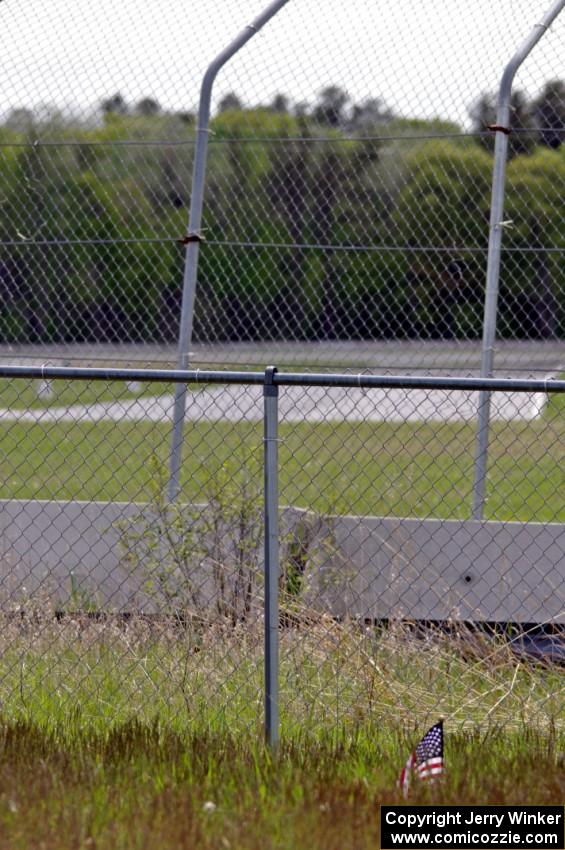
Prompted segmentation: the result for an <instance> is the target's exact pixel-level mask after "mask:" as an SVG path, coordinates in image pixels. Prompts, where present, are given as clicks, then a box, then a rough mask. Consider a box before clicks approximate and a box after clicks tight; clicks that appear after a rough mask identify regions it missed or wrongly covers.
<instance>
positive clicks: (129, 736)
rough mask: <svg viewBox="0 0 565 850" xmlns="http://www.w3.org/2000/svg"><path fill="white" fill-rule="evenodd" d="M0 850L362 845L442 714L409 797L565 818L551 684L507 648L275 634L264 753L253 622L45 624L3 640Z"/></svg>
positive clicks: (559, 733) (463, 641) (318, 624)
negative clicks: (275, 687) (435, 756)
mask: <svg viewBox="0 0 565 850" xmlns="http://www.w3.org/2000/svg"><path fill="white" fill-rule="evenodd" d="M0 644H1V646H0V649H1V655H0V657H1V662H0V700H1V706H2V712H1V720H0V848H1V850H8V848H10V850H20V849H21V850H24V848H25V849H26V850H27V848H36V847H37V848H43V850H71V848H72V850H83V848H84V850H87V848H91V847H95V848H97V850H120V848H124V850H126V848H154V847H159V848H163V850H169V848H170V850H173V848H187V850H188V848H195V847H198V848H204V850H206V848H210V850H211V848H214V850H216V848H221V847H225V848H233V850H255V848H257V850H258V848H277V849H278V848H281V850H287V848H288V850H302V848H308V850H311V849H313V850H317V848H320V850H322V848H328V847H329V848H336V850H338V848H339V850H341V848H350V847H351V848H359V850H364V848H367V850H369V848H376V847H378V846H379V844H378V804H379V803H393V802H400V801H401V799H402V798H401V796H400V793H399V790H398V788H397V787H396V780H397V777H398V774H399V771H400V768H401V767H402V766H403V765H404V762H405V761H406V758H407V756H408V754H409V752H410V751H411V749H412V748H413V746H414V744H415V743H416V741H417V740H418V738H419V737H421V735H422V733H423V732H424V731H425V730H426V728H428V726H429V725H431V724H432V723H433V722H435V720H437V717H438V716H439V715H440V714H444V715H445V718H446V719H445V728H446V753H445V757H446V763H447V774H446V777H445V780H444V781H443V782H442V783H441V784H438V785H436V786H428V787H418V786H416V787H415V789H414V791H413V793H412V795H411V797H410V801H411V802H420V803H423V802H431V801H436V802H442V803H457V802H459V803H466V804H472V803H480V804H504V803H531V804H533V803H539V804H550V803H555V804H561V803H562V802H563V799H564V798H565V797H564V795H565V771H564V770H563V752H564V746H565V728H564V725H563V717H564V714H563V697H564V683H563V675H562V671H561V670H560V669H559V668H557V667H554V666H552V665H546V666H539V665H532V664H529V663H524V662H520V661H518V660H517V659H516V657H515V656H514V655H513V654H512V652H511V651H510V650H509V647H508V644H507V643H506V642H503V641H501V640H499V641H487V640H486V639H484V638H479V637H477V636H476V635H470V634H467V633H461V634H459V635H454V636H451V637H449V638H448V637H446V636H445V635H441V634H439V633H435V634H434V633H431V632H430V633H427V634H426V635H420V636H419V637H417V636H415V635H414V634H412V633H410V632H408V631H406V630H403V629H401V628H400V627H396V628H391V629H389V630H388V631H385V632H378V631H375V630H373V629H371V630H368V629H365V628H363V629H361V628H359V627H356V626H355V625H354V624H341V625H339V624H336V623H334V622H332V621H329V620H326V619H323V618H319V619H318V620H316V621H311V622H310V624H309V627H308V628H307V629H296V628H294V629H286V630H282V632H281V721H282V723H281V731H282V739H281V745H280V748H279V750H278V752H277V753H276V754H273V753H270V752H269V751H268V750H266V749H265V747H264V746H263V745H262V743H261V740H262V731H261V724H262V716H263V704H262V699H261V683H262V665H261V655H262V636H261V629H260V624H259V621H258V620H256V621H250V622H249V623H247V624H245V626H244V625H242V626H240V627H238V628H236V629H235V630H234V629H233V627H228V626H227V625H226V624H222V623H219V622H216V623H215V624H211V623H209V624H207V625H205V626H204V625H202V624H200V626H199V627H197V626H196V625H194V624H193V627H191V628H189V629H186V628H185V629H183V630H180V631H179V629H178V628H176V627H175V625H174V623H172V622H171V623H168V624H167V623H163V622H161V623H148V622H147V621H144V620H142V619H140V620H139V621H137V622H130V623H128V624H127V625H125V624H123V623H122V624H119V623H118V622H116V623H112V622H106V623H100V622H93V621H92V620H89V619H88V618H84V617H83V618H80V617H79V618H68V619H67V620H56V619H55V618H54V617H50V616H49V615H48V613H47V612H46V611H45V610H44V609H43V610H41V611H40V610H39V609H35V610H32V611H29V612H27V616H26V617H24V618H23V619H19V620H17V621H10V622H4V623H3V625H2V630H1V638H0Z"/></svg>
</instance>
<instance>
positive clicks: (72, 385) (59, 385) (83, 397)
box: [0, 378, 173, 410]
mask: <svg viewBox="0 0 565 850" xmlns="http://www.w3.org/2000/svg"><path fill="white" fill-rule="evenodd" d="M41 383H42V382H41V381H29V380H28V379H26V378H14V379H10V380H7V379H1V380H0V409H1V408H5V409H6V410H30V409H31V410H43V409H48V408H52V407H70V406H72V405H75V404H77V405H90V404H95V403H96V402H99V401H106V402H109V401H126V400H134V399H136V398H140V397H144V396H151V397H152V396H161V395H165V394H171V393H172V392H173V389H172V388H171V385H170V384H160V383H157V382H152V383H150V384H142V385H141V387H140V390H139V392H132V391H131V389H130V388H128V386H127V385H126V383H125V382H113V383H111V384H109V383H107V382H102V381H63V380H56V381H51V382H50V385H49V386H50V395H49V397H48V398H45V397H40V396H38V390H39V389H40V384H41Z"/></svg>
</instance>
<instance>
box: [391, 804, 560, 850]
mask: <svg viewBox="0 0 565 850" xmlns="http://www.w3.org/2000/svg"><path fill="white" fill-rule="evenodd" d="M563 817H564V811H563V806H381V848H382V850H393V848H408V847H429V848H438V850H443V848H484V850H490V848H491V847H495V848H496V847H508V848H510V847H512V848H516V847H536V848H543V850H563V848H564V847H565V840H564V839H565V836H564V830H563V827H564V823H563Z"/></svg>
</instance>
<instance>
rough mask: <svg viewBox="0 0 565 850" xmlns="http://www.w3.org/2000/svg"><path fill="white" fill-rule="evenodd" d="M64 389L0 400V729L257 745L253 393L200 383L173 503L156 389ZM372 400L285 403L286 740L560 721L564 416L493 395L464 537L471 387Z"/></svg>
mask: <svg viewBox="0 0 565 850" xmlns="http://www.w3.org/2000/svg"><path fill="white" fill-rule="evenodd" d="M63 371H64V372H65V374H63V375H60V376H59V377H58V378H57V379H51V377H52V373H51V372H50V371H49V369H47V368H45V369H43V378H42V379H39V375H40V374H41V370H39V369H36V370H35V373H32V372H31V371H30V370H28V371H27V376H26V377H18V378H16V377H14V375H11V376H9V377H4V378H3V379H2V383H1V385H0V393H1V405H0V406H1V408H2V409H1V411H0V427H1V430H2V455H1V460H0V462H1V467H2V476H1V480H2V484H1V492H0V496H1V500H2V501H1V510H0V523H1V529H2V535H1V540H2V557H1V559H0V569H1V575H0V602H1V605H0V618H1V620H2V623H3V628H2V639H1V644H2V667H1V671H0V699H1V701H2V711H3V714H4V716H34V717H39V716H41V717H42V718H45V719H49V720H51V721H53V722H56V720H57V719H58V718H61V717H66V716H69V713H71V714H72V715H73V716H76V717H79V718H80V719H81V720H82V721H83V722H84V723H88V724H95V725H104V724H107V723H108V722H111V721H117V720H120V719H124V718H125V717H129V716H131V715H135V716H137V717H138V718H145V719H151V718H153V717H155V716H156V715H158V716H159V717H161V718H168V719H169V720H170V722H171V723H173V724H179V726H182V727H184V728H186V725H187V724H188V725H189V726H190V727H191V728H201V727H202V728H204V727H205V728H210V727H214V728H216V727H219V726H221V725H222V724H227V726H229V728H230V729H231V730H240V729H241V730H244V729H248V730H249V729H251V730H254V731H255V730H256V731H257V732H258V733H259V731H260V728H261V725H262V721H263V710H264V697H263V664H264V643H263V640H264V613H263V611H264V577H263V575H264V573H263V569H264V519H265V506H264V490H263V487H264V484H263V480H264V457H263V452H264V431H263V420H264V406H263V398H262V396H263V386H262V385H261V384H262V382H263V376H262V375H260V374H257V373H255V374H248V376H247V378H246V377H245V376H242V375H241V374H240V375H239V376H237V375H234V373H225V377H224V376H223V375H218V374H216V378H215V383H210V379H209V378H208V376H207V374H206V373H200V374H198V373H192V374H193V379H197V380H198V383H197V384H196V383H193V384H191V385H190V389H189V397H188V404H187V415H186V419H187V421H186V432H185V452H184V462H183V466H182V474H181V482H180V483H181V492H180V495H179V498H178V499H177V500H176V501H175V502H173V503H171V502H170V501H169V500H168V499H167V496H166V493H167V477H168V460H169V452H170V434H171V426H172V416H173V389H174V388H173V385H172V384H167V383H160V382H157V381H154V380H150V377H151V376H150V373H144V372H142V371H140V372H137V373H134V375H133V377H132V376H131V375H130V376H125V377H124V379H123V380H121V381H119V382H118V381H116V380H111V381H110V380H106V381H100V380H97V381H94V380H88V375H85V374H82V375H77V374H71V373H70V372H69V371H68V370H63ZM85 371H87V372H88V370H85ZM7 374H8V370H7V369H6V368H5V369H4V375H5V376H6V375H7ZM45 374H47V375H48V376H49V379H47V378H45ZM32 375H33V376H34V377H33V379H32ZM126 378H127V380H126ZM230 380H231V381H233V383H226V381H230ZM349 380H350V383H353V384H355V382H354V381H353V379H352V377H351V376H350V377H349ZM363 380H364V379H363V378H362V377H359V379H358V382H357V383H358V386H355V385H354V386H331V384H332V382H333V383H334V384H335V383H336V381H335V376H333V377H332V376H325V377H324V378H323V380H318V383H317V384H316V385H314V376H307V375H304V374H294V375H291V376H290V377H289V376H286V380H285V378H284V376H283V377H282V378H281V385H280V386H279V401H278V423H279V424H278V443H277V445H278V468H277V470H276V472H277V478H278V481H277V489H278V494H279V496H278V498H279V506H280V513H279V550H280V577H279V585H278V593H279V614H278V639H279V643H280V677H279V681H280V708H281V729H282V731H283V733H284V734H287V735H290V736H292V735H294V734H298V735H306V734H310V733H311V734H332V735H333V734H337V735H339V733H340V731H343V730H344V729H349V730H351V729H354V728H355V727H356V726H358V725H359V724H361V723H363V722H365V721H366V722H377V723H381V722H384V721H385V720H386V721H387V722H396V721H398V720H400V721H403V722H404V721H406V722H408V723H411V722H413V721H418V722H421V723H424V722H425V721H426V720H429V719H430V718H434V717H436V716H437V715H438V714H443V715H445V716H447V717H449V718H450V719H451V720H452V722H453V723H454V724H455V725H465V724H480V725H486V724H489V723H492V724H493V725H494V726H497V727H500V726H513V725H516V724H518V723H520V722H523V721H524V720H525V721H527V722H529V723H531V724H534V725H537V726H539V727H542V728H546V729H549V728H550V727H551V726H552V724H553V725H557V726H559V725H560V724H562V722H563V706H564V691H563V679H562V664H563V662H564V661H565V637H564V634H563V625H564V623H565V597H564V592H563V587H564V583H563V551H564V543H565V537H564V528H565V524H564V523H565V499H564V494H565V488H564V480H563V462H564V455H565V440H564V437H565V435H564V418H563V398H564V397H565V396H564V395H563V393H562V392H560V393H558V392H555V393H553V392H552V382H549V381H548V382H545V384H544V383H543V382H538V383H537V384H536V386H535V387H534V390H535V391H532V392H527V393H525V392H523V391H522V390H521V389H520V388H519V387H518V388H517V387H516V382H514V383H510V384H508V383H504V385H502V386H500V387H499V389H498V391H497V392H494V393H493V395H492V425H491V432H490V455H489V472H488V487H487V501H486V507H485V519H484V520H483V521H481V522H477V521H474V520H472V519H471V517H472V489H473V467H474V450H475V449H474V442H475V433H476V425H475V420H476V411H477V392H471V391H469V390H468V389H465V388H464V387H461V386H459V387H456V386H451V387H450V388H449V389H445V388H442V387H441V385H440V384H439V383H438V382H437V380H436V379H429V380H430V381H431V382H432V383H431V384H428V385H426V386H420V387H408V386H407V385H406V380H405V379H398V381H399V385H397V386H395V387H391V386H388V387H387V386H386V384H385V382H386V379H385V382H383V379H374V380H375V381H377V382H378V381H380V384H381V385H380V386H379V385H377V386H370V387H369V386H363ZM434 380H435V385H434V384H433V381H434ZM403 381H404V385H403ZM342 383H343V381H342ZM553 383H554V384H555V383H557V386H558V388H561V389H563V384H562V383H558V382H553Z"/></svg>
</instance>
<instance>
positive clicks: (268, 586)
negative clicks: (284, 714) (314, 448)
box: [263, 366, 279, 749]
mask: <svg viewBox="0 0 565 850" xmlns="http://www.w3.org/2000/svg"><path fill="white" fill-rule="evenodd" d="M276 371H277V370H276V367H275V366H269V367H268V368H267V369H266V370H265V383H264V385H263V399H264V420H263V422H264V432H263V444H264V481H265V484H264V499H265V598H264V630H265V631H264V635H265V738H266V741H267V744H268V745H269V747H271V749H276V747H277V745H278V742H279V487H278V401H279V399H278V396H279V388H278V386H277V385H276V384H275V383H274V379H275V374H276Z"/></svg>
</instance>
